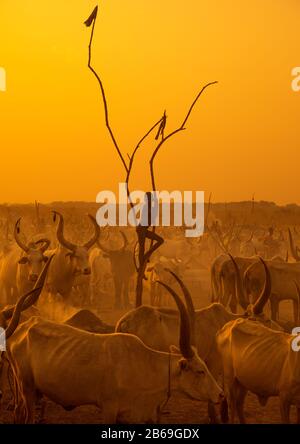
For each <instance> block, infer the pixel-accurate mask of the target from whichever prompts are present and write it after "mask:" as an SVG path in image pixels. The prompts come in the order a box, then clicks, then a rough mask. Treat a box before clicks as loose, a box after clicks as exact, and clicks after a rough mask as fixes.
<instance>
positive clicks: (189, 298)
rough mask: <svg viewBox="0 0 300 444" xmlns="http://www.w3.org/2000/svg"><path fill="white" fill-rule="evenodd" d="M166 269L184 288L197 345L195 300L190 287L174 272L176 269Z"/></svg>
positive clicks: (182, 288) (193, 338) (193, 342)
mask: <svg viewBox="0 0 300 444" xmlns="http://www.w3.org/2000/svg"><path fill="white" fill-rule="evenodd" d="M165 270H166V271H167V272H168V273H171V275H172V276H173V277H174V278H175V279H176V281H177V282H178V284H179V285H180V288H181V290H182V293H183V295H184V299H185V303H186V307H187V310H188V313H189V316H190V321H191V330H192V344H193V345H195V344H196V342H195V307H194V302H193V299H192V296H191V293H190V292H189V290H188V288H187V287H186V286H185V284H184V283H183V281H182V280H181V279H180V278H179V277H178V276H177V275H176V274H175V273H174V271H172V270H170V268H165Z"/></svg>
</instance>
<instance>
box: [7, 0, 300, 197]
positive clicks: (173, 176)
mask: <svg viewBox="0 0 300 444" xmlns="http://www.w3.org/2000/svg"><path fill="white" fill-rule="evenodd" d="M96 4H97V2H96V1H95V0H93V1H89V0H63V1H62V0H51V1H50V0H43V1H37V0H16V1H11V0H0V67H4V68H5V70H6V74H7V91H6V92H0V113H1V114H0V116H1V121H0V149H1V173H0V190H1V191H0V193H1V195H0V202H31V201H34V200H35V199H37V200H39V201H41V202H50V201H54V200H89V201H94V200H95V198H96V195H97V193H98V192H99V191H100V190H103V189H112V190H115V189H116V185H117V183H118V182H120V181H123V179H124V171H123V169H122V165H121V163H120V161H119V158H118V157H117V155H116V153H115V151H114V148H113V146H112V144H111V141H110V139H109V137H108V135H107V131H106V128H105V125H104V119H103V107H102V102H101V98H100V95H99V89H98V84H97V83H96V80H95V78H94V77H93V76H92V74H91V72H90V71H89V70H88V69H87V46H88V41H89V36H90V29H87V28H86V27H85V26H84V25H83V22H84V20H86V19H87V17H88V16H89V14H90V13H91V11H92V9H93V7H94V6H95V5H96ZM99 8H100V10H99V14H98V19H97V24H96V31H95V38H94V51H93V64H94V66H95V67H96V68H97V71H98V72H99V73H100V75H101V78H102V80H103V82H104V85H105V89H106V94H107V98H108V102H109V107H110V117H111V124H112V127H113V129H114V131H115V133H116V136H117V139H118V141H119V144H120V146H121V148H122V151H123V153H124V155H125V156H126V153H127V152H129V153H130V152H131V151H132V149H133V148H134V146H135V143H136V142H137V140H138V139H139V138H140V137H141V136H142V135H143V133H144V132H146V131H147V130H148V129H149V128H150V127H151V126H152V124H153V123H154V122H155V121H156V120H158V119H159V118H160V117H161V115H162V113H163V111H164V109H166V110H167V115H168V129H170V130H171V129H174V128H176V126H177V125H178V124H179V123H181V121H182V120H183V118H184V116H185V114H186V112H187V109H188V107H189V106H190V104H191V102H192V101H193V99H194V97H195V96H196V94H197V92H198V91H199V90H200V88H201V87H202V86H203V85H204V84H205V83H207V82H209V81H214V80H218V81H219V84H218V85H216V86H212V87H211V88H209V89H208V90H207V91H206V92H205V94H204V95H203V96H202V98H201V99H200V102H199V103H198V105H197V106H196V108H195V110H194V112H193V115H192V117H191V119H190V121H189V123H188V126H187V127H188V130H187V131H186V132H184V133H182V134H180V135H179V136H176V137H175V138H174V139H172V140H171V141H170V142H169V143H167V144H166V145H165V146H164V147H163V149H162V151H161V152H160V154H159V157H158V158H157V162H156V178H157V186H158V188H159V189H161V190H162V189H169V190H172V189H179V190H190V189H192V190H196V189H197V190H204V191H205V192H206V193H207V194H206V197H208V194H209V192H210V191H212V193H213V201H231V200H234V201H236V200H248V199H250V198H251V196H252V194H253V193H254V192H255V195H256V199H258V200H260V199H264V200H273V201H276V202H278V203H290V202H297V203H300V143H299V140H300V128H299V121H300V92H298V93H296V92H293V91H292V89H291V81H292V76H291V70H292V68H293V67H296V66H300V36H299V20H300V2H299V0H251V1H247V0H184V1H183V0H181V1H179V0H163V1H162V0H151V1H150V0H149V1H148V0H105V1H102V2H99ZM153 147H154V140H153V137H152V138H150V139H149V142H148V143H146V144H145V145H144V146H143V149H142V150H141V152H140V154H139V155H138V157H137V163H136V166H135V168H134V170H133V177H132V184H131V187H132V188H135V189H137V188H138V189H144V190H146V189H147V188H149V187H150V181H149V168H148V160H149V157H150V154H151V151H152V150H153Z"/></svg>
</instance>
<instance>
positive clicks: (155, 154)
mask: <svg viewBox="0 0 300 444" xmlns="http://www.w3.org/2000/svg"><path fill="white" fill-rule="evenodd" d="M216 83H218V82H217V81H214V82H210V83H207V84H206V85H205V86H203V88H202V89H201V91H200V92H199V94H198V95H197V97H196V98H195V100H194V101H193V103H192V105H191V106H190V108H189V110H188V113H187V115H186V117H185V119H184V121H183V123H182V125H181V126H180V127H179V128H177V129H176V130H174V131H172V132H171V133H169V134H168V135H167V136H164V132H162V140H161V141H160V142H159V144H158V145H157V147H156V148H155V150H154V152H153V154H152V157H151V159H150V173H151V182H152V189H153V191H156V183H155V176H154V160H155V158H156V156H157V154H158V152H159V150H160V148H161V147H162V146H163V145H164V143H165V142H167V140H169V139H170V138H171V137H173V136H175V134H178V133H179V132H181V131H184V130H185V125H186V123H187V121H188V119H189V117H190V115H191V113H192V111H193V109H194V107H195V105H196V103H197V101H198V100H199V98H200V96H201V95H202V93H203V92H204V91H205V89H206V88H208V87H209V86H211V85H215V84H216Z"/></svg>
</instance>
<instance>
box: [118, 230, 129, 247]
mask: <svg viewBox="0 0 300 444" xmlns="http://www.w3.org/2000/svg"><path fill="white" fill-rule="evenodd" d="M120 233H121V236H122V237H123V242H124V243H123V247H122V248H121V250H125V249H126V247H127V245H128V239H127V236H126V234H125V233H124V231H120Z"/></svg>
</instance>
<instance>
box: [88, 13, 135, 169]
mask: <svg viewBox="0 0 300 444" xmlns="http://www.w3.org/2000/svg"><path fill="white" fill-rule="evenodd" d="M96 20H97V15H96V16H95V17H93V22H92V23H93V27H92V32H91V38H90V43H89V59H88V68H89V69H90V70H91V71H92V73H93V74H94V76H95V77H96V79H97V81H98V83H99V86H100V90H101V94H102V99H103V105H104V114H105V124H106V127H107V129H108V131H109V134H110V137H111V140H112V141H113V144H114V146H115V148H116V150H117V153H118V155H119V157H120V159H121V162H122V164H123V166H124V168H125V171H126V172H128V167H127V165H126V162H125V160H124V157H123V155H122V153H121V150H120V148H119V145H118V143H117V141H116V138H115V136H114V133H113V131H112V129H111V126H110V122H109V114H108V106H107V100H106V95H105V91H104V86H103V83H102V81H101V79H100V77H99V75H98V74H97V72H96V71H95V69H94V68H93V67H92V64H91V62H92V45H93V38H94V31H95V25H96ZM90 25H91V23H90ZM90 25H87V26H90Z"/></svg>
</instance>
